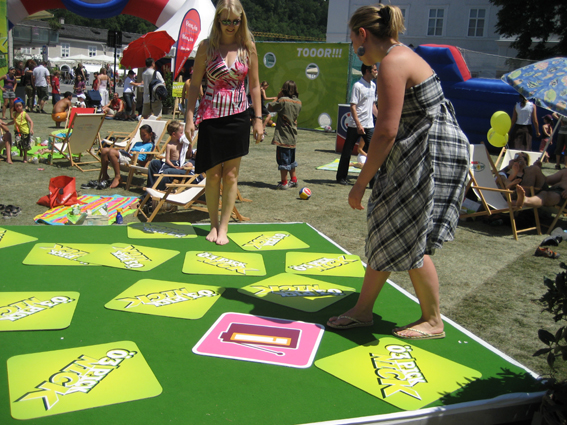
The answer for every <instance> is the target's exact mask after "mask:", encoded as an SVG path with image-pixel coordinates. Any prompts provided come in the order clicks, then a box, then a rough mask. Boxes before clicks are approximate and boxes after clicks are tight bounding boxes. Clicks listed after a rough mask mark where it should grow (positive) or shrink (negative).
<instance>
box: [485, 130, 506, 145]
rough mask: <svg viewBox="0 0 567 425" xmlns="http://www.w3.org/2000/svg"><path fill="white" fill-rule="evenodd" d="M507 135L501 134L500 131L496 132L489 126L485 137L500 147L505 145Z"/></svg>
mask: <svg viewBox="0 0 567 425" xmlns="http://www.w3.org/2000/svg"><path fill="white" fill-rule="evenodd" d="M507 136H508V135H502V134H500V133H497V132H496V131H495V130H494V129H493V128H491V129H490V130H488V133H487V134H486V138H487V139H488V142H489V143H490V144H491V145H492V146H494V147H497V148H502V147H504V146H506V143H508V137H507Z"/></svg>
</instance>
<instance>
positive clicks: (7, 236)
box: [0, 227, 37, 248]
mask: <svg viewBox="0 0 567 425" xmlns="http://www.w3.org/2000/svg"><path fill="white" fill-rule="evenodd" d="M33 241H37V238H34V237H32V236H28V235H23V234H22V233H18V232H14V231H13V230H8V229H5V228H3V227H0V248H7V247H9V246H14V245H20V244H23V243H28V242H33Z"/></svg>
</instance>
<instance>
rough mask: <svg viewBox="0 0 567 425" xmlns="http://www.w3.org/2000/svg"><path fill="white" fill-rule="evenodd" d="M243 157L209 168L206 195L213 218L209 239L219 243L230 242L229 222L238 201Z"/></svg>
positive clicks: (211, 218) (210, 216)
mask: <svg viewBox="0 0 567 425" xmlns="http://www.w3.org/2000/svg"><path fill="white" fill-rule="evenodd" d="M240 161H241V158H236V159H231V160H229V161H226V162H224V163H222V164H219V165H216V166H214V167H213V168H211V169H209V170H207V183H206V185H205V196H206V198H207V209H208V210H209V218H210V220H211V231H210V232H209V234H208V235H207V240H208V241H210V242H215V243H216V244H217V245H226V244H227V243H228V236H227V235H228V222H229V220H230V215H231V213H232V210H233V208H234V204H235V202H236V195H237V192H238V172H239V170H240ZM221 183H222V186H223V190H222V208H221V217H220V221H219V198H220V188H221Z"/></svg>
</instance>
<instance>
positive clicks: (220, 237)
mask: <svg viewBox="0 0 567 425" xmlns="http://www.w3.org/2000/svg"><path fill="white" fill-rule="evenodd" d="M229 242H230V241H229V239H228V236H227V234H226V232H221V231H220V230H219V232H218V234H217V240H216V241H215V243H216V244H217V245H226V244H227V243H229Z"/></svg>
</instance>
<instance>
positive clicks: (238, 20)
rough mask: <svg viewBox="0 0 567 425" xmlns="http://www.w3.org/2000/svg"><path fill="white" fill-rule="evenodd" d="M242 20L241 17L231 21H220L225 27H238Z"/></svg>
mask: <svg viewBox="0 0 567 425" xmlns="http://www.w3.org/2000/svg"><path fill="white" fill-rule="evenodd" d="M241 21H242V20H241V19H235V20H234V21H231V20H230V19H223V20H222V21H220V23H221V24H223V25H224V26H225V27H228V26H231V25H232V26H235V27H237V26H238V25H240V22H241Z"/></svg>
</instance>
